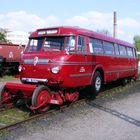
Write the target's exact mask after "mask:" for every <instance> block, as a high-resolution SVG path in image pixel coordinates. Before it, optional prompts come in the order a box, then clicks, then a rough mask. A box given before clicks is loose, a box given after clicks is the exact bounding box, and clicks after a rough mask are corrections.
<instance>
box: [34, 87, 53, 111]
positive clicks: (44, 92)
mask: <svg viewBox="0 0 140 140" xmlns="http://www.w3.org/2000/svg"><path fill="white" fill-rule="evenodd" d="M50 98H51V96H50V90H49V89H48V87H46V86H38V87H37V88H36V89H35V91H34V92H33V96H32V106H34V107H38V106H40V105H41V104H43V102H44V104H43V105H42V106H41V107H39V108H38V109H37V110H36V111H37V112H38V113H44V112H46V111H47V110H49V109H50V104H49V101H50Z"/></svg>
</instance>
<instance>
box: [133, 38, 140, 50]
mask: <svg viewBox="0 0 140 140" xmlns="http://www.w3.org/2000/svg"><path fill="white" fill-rule="evenodd" d="M133 39H134V44H135V46H136V48H137V51H139V52H140V36H139V35H135V36H134V38H133Z"/></svg>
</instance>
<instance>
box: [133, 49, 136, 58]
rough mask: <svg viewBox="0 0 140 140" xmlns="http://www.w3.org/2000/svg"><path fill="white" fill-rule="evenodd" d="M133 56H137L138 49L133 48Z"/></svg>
mask: <svg viewBox="0 0 140 140" xmlns="http://www.w3.org/2000/svg"><path fill="white" fill-rule="evenodd" d="M133 57H134V58H136V50H135V49H133Z"/></svg>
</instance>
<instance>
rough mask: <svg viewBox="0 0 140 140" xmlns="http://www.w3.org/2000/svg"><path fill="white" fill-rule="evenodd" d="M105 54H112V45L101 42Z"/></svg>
mask: <svg viewBox="0 0 140 140" xmlns="http://www.w3.org/2000/svg"><path fill="white" fill-rule="evenodd" d="M103 45H104V51H105V54H109V55H113V54H114V46H113V43H110V42H106V41H104V42H103Z"/></svg>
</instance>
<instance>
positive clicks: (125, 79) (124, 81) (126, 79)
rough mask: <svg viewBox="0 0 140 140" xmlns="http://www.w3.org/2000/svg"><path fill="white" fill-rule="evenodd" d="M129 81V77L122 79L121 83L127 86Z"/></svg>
mask: <svg viewBox="0 0 140 140" xmlns="http://www.w3.org/2000/svg"><path fill="white" fill-rule="evenodd" d="M127 83H128V78H123V79H121V85H122V86H126V84H127Z"/></svg>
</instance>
